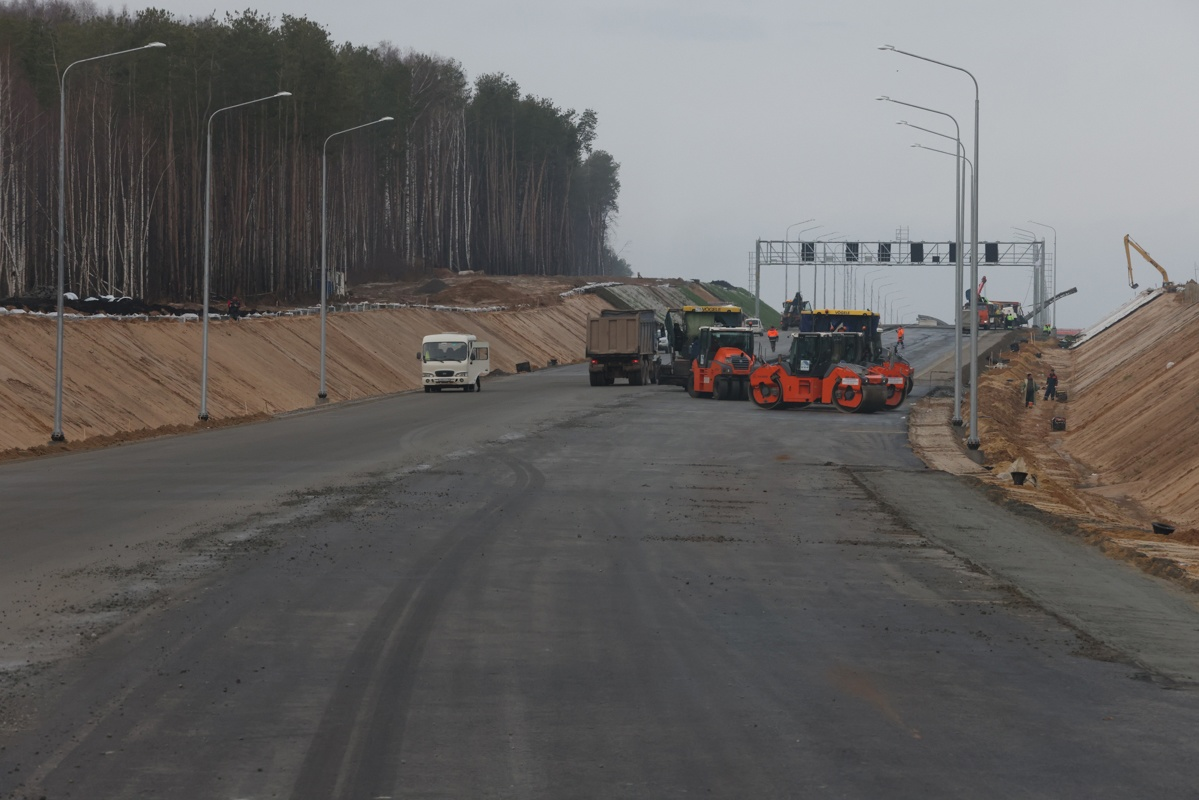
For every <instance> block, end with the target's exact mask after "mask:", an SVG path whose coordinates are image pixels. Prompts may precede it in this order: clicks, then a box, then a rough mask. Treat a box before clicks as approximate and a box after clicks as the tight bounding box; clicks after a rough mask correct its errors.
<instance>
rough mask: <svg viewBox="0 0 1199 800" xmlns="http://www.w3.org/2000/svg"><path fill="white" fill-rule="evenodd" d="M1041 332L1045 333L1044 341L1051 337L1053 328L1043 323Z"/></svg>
mask: <svg viewBox="0 0 1199 800" xmlns="http://www.w3.org/2000/svg"><path fill="white" fill-rule="evenodd" d="M1042 330H1043V331H1044V332H1045V338H1046V339H1048V338H1049V337H1050V336H1052V335H1053V326H1052V325H1050V324H1049V323H1048V322H1046V323H1045V327H1044V328H1043V329H1042Z"/></svg>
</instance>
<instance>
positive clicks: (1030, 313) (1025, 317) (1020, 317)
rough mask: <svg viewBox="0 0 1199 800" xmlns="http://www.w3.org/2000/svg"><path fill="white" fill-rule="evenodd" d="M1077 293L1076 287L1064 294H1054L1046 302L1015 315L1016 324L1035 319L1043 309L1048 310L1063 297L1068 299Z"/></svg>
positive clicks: (1043, 301)
mask: <svg viewBox="0 0 1199 800" xmlns="http://www.w3.org/2000/svg"><path fill="white" fill-rule="evenodd" d="M1077 291H1078V287H1077V286H1075V287H1074V288H1072V289H1067V290H1066V291H1064V292H1058V293H1057V294H1055V295H1054V296H1053V297H1051V298H1049V299H1048V300H1042V301H1041V302H1040V303H1037V304H1036V305H1034V306H1033V307H1032V308H1031V309H1028V310H1026V311H1024V313H1023V314H1017V315H1016V324H1017V325H1024V324H1025V323H1027V322H1028V321H1029V320H1030V319H1032V318H1033V317H1035V316H1036V315H1037V314H1039V313H1040V312H1041V311H1043V310H1044V309H1046V308H1049V307H1050V306H1051V305H1053V304H1054V303H1056V302H1057V301H1058V300H1061V299H1062V298H1063V297H1069V296H1070V295H1072V294H1074V293H1075V292H1077Z"/></svg>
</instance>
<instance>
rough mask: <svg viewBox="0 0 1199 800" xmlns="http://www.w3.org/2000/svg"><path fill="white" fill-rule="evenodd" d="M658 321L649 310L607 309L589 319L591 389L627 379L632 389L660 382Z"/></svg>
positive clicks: (588, 342) (588, 338)
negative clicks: (618, 379) (619, 379)
mask: <svg viewBox="0 0 1199 800" xmlns="http://www.w3.org/2000/svg"><path fill="white" fill-rule="evenodd" d="M657 327H658V326H657V321H656V320H655V318H654V312H653V311H652V310H650V309H636V310H632V311H619V310H614V309H604V310H603V311H601V312H600V313H599V315H598V316H593V317H590V318H589V319H588V320H587V362H588V363H587V374H588V376H589V377H590V379H591V385H592V386H611V385H612V384H613V383H615V382H616V379H617V378H627V379H628V381H629V385H630V386H641V385H642V384H647V383H657V382H658V356H657V350H658V347H657V346H658V336H657Z"/></svg>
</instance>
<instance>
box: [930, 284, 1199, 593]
mask: <svg viewBox="0 0 1199 800" xmlns="http://www.w3.org/2000/svg"><path fill="white" fill-rule="evenodd" d="M1197 333H1199V287H1196V286H1194V285H1191V286H1190V287H1189V288H1188V291H1186V292H1181V293H1177V294H1171V295H1166V296H1164V297H1162V298H1160V299H1158V300H1156V301H1154V302H1153V303H1150V304H1149V305H1147V306H1145V307H1144V308H1142V309H1139V310H1138V311H1137V312H1136V313H1135V314H1133V315H1132V316H1130V317H1128V318H1127V319H1125V320H1122V321H1121V322H1119V323H1118V324H1116V325H1115V326H1113V327H1112V328H1110V329H1108V330H1106V331H1104V332H1103V333H1102V334H1100V335H1098V336H1096V337H1095V338H1094V339H1093V340H1091V341H1090V342H1087V343H1086V344H1085V345H1083V346H1082V347H1079V348H1078V349H1076V350H1063V349H1060V348H1058V347H1057V346H1056V342H1054V341H1044V340H1039V341H1027V340H1026V341H1024V342H1023V343H1021V346H1020V349H1019V351H1018V352H1011V351H1008V352H1004V353H1001V354H1000V355H1001V357H1002V361H1001V363H999V364H996V365H994V366H988V367H987V368H985V369H984V370H982V372H981V374H980V379H979V383H980V398H981V405H980V407H979V440H980V441H981V442H982V445H983V452H984V454H985V458H984V466H985V467H987V469H980V468H979V466H978V465H977V464H975V463H974V462H972V461H970V460H968V459H967V458H966V457H965V450H964V448H963V447H962V445H961V443H960V441H959V440H958V436H956V435H955V434H954V432H953V429H951V428H950V427H949V425H948V419H949V410H950V401H948V400H946V399H944V398H936V399H932V400H930V401H927V402H925V403H922V404H921V407H920V408H919V409H918V410H916V411H915V412H914V413H913V415H912V420H911V432H912V434H913V444H914V447H915V449H916V450H917V453H918V454H920V455H921V456H922V458H924V460H925V462H926V463H927V464H929V466H932V467H934V468H937V469H946V470H948V471H952V472H959V473H961V474H971V475H974V476H975V477H977V479H978V480H980V481H982V482H983V483H985V484H986V485H988V486H989V487H990V488H991V489H992V490H993V491H994V493H995V494H996V496H997V497H1000V498H1004V499H1007V500H1011V501H1017V502H1020V503H1025V504H1028V505H1031V506H1033V507H1035V508H1038V509H1040V510H1042V511H1045V512H1047V513H1049V514H1052V515H1054V516H1055V517H1057V518H1058V519H1060V520H1062V521H1063V522H1064V523H1065V526H1066V527H1067V528H1068V529H1070V530H1073V531H1076V532H1079V533H1081V534H1082V535H1085V536H1087V537H1088V538H1091V539H1092V540H1093V541H1095V542H1096V543H1097V544H1099V545H1100V546H1102V547H1104V549H1106V550H1108V551H1109V552H1110V553H1112V554H1113V555H1116V556H1118V557H1121V558H1126V559H1128V560H1131V561H1134V562H1137V563H1139V564H1141V566H1143V567H1145V568H1146V569H1148V570H1150V571H1152V572H1155V573H1158V574H1162V575H1164V576H1167V577H1171V578H1174V579H1176V580H1178V581H1179V582H1181V583H1183V584H1185V585H1188V586H1190V587H1191V588H1195V589H1199V506H1196V504H1195V498H1196V497H1199V416H1197V415H1196V414H1195V400H1196V398H1197V397H1199V335H1196V334H1197ZM1050 368H1053V369H1055V370H1056V371H1057V373H1058V375H1059V377H1060V379H1061V383H1060V384H1059V389H1061V390H1063V391H1064V392H1065V394H1066V400H1065V402H1055V401H1052V400H1051V401H1045V400H1043V399H1042V397H1043V391H1042V392H1039V393H1038V396H1037V402H1036V405H1035V406H1034V407H1033V408H1025V406H1024V399H1023V396H1022V394H1021V390H1020V385H1021V382H1022V381H1023V379H1024V377H1025V375H1027V374H1028V373H1029V372H1031V373H1033V376H1034V379H1035V380H1036V381H1037V383H1038V384H1040V385H1041V386H1042V387H1043V386H1044V382H1045V376H1046V375H1047V374H1048V372H1049V369H1050ZM1054 417H1061V418H1064V419H1065V420H1066V430H1065V431H1055V430H1053V428H1052V425H1051V420H1052V419H1053V418H1054ZM947 437H948V438H947ZM1013 462H1016V468H1019V467H1020V466H1023V469H1022V470H1021V471H1024V472H1027V473H1029V475H1030V476H1031V477H1030V479H1029V480H1028V482H1027V483H1026V484H1025V485H1023V486H1016V485H1015V484H1014V482H1013V480H1012V478H1011V471H1012V470H1013ZM1154 522H1161V523H1167V524H1170V525H1172V526H1174V528H1175V531H1174V533H1173V534H1171V535H1169V536H1163V535H1159V534H1156V533H1154V532H1153V526H1152V524H1153V523H1154Z"/></svg>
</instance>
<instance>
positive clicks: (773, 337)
mask: <svg viewBox="0 0 1199 800" xmlns="http://www.w3.org/2000/svg"><path fill="white" fill-rule="evenodd" d="M766 338H767V339H769V340H770V352H772V353H773V352H774V348H775V346H776V345H777V344H778V343H779V332H778V328H776V327H774V326H773V325H771V326H770V330H768V331H766Z"/></svg>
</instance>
